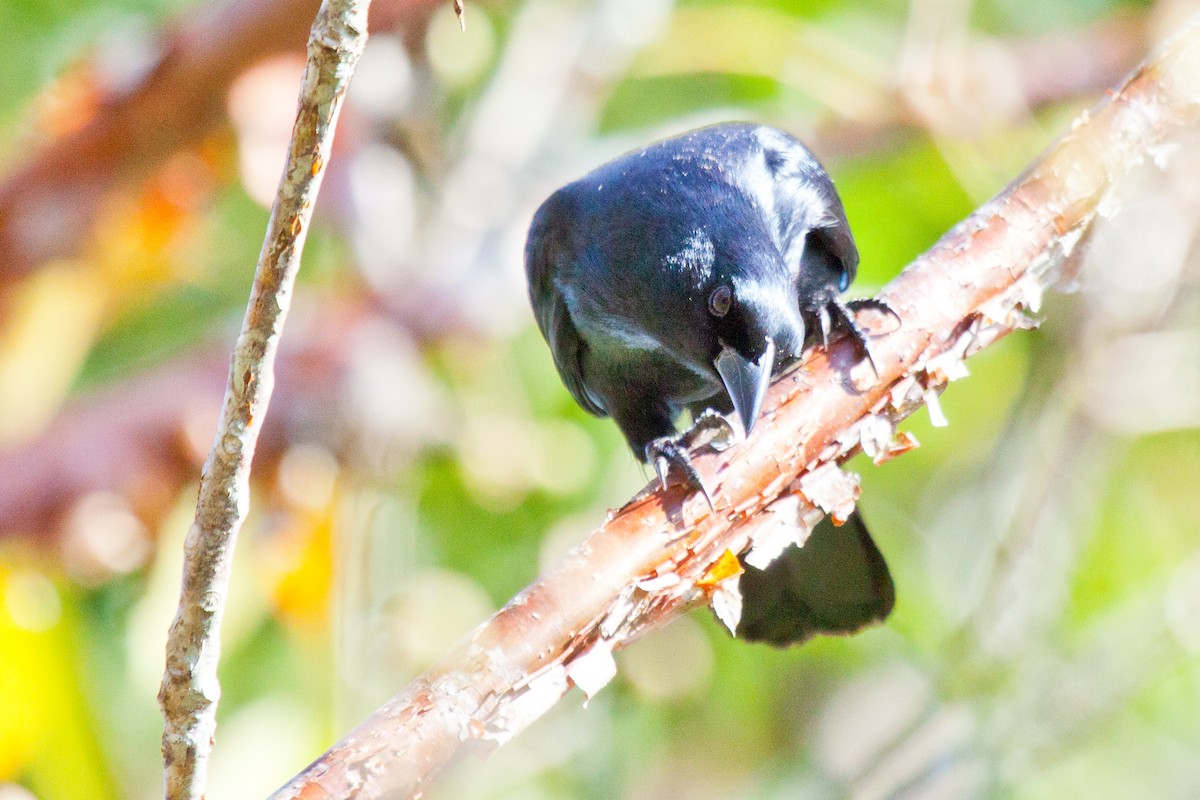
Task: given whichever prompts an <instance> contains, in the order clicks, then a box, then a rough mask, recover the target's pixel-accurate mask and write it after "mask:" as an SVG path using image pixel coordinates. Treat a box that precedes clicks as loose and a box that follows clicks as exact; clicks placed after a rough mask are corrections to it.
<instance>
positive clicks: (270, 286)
mask: <svg viewBox="0 0 1200 800" xmlns="http://www.w3.org/2000/svg"><path fill="white" fill-rule="evenodd" d="M369 5H370V2H369V0H324V2H323V3H322V4H321V9H320V11H318V12H317V17H316V20H315V21H314V23H313V27H312V32H311V33H310V34H309V39H308V66H307V68H306V69H305V72H304V79H303V83H302V85H301V90H300V100H299V108H298V109H297V113H296V124H295V127H294V128H293V130H292V141H291V146H290V148H289V150H288V156H287V163H286V165H285V167H284V173H283V177H282V178H281V180H280V184H279V191H278V193H277V195H276V198H275V203H274V206H273V207H272V209H271V218H270V221H269V222H268V224H267V233H266V238H265V240H264V242H263V248H262V252H261V253H260V254H259V259H258V268H257V271H256V272H255V276H254V286H253V288H252V290H251V293H250V301H249V305H248V306H247V309H246V317H245V320H244V321H243V323H242V332H241V334H240V335H239V336H238V341H237V345H236V346H235V348H234V351H233V357H232V359H231V362H230V368H229V382H228V384H227V386H226V390H225V401H224V406H223V408H222V410H221V418H220V422H219V423H218V426H217V434H216V438H215V439H214V441H213V447H212V450H211V452H210V453H209V456H208V460H207V461H206V462H205V464H204V472H203V475H202V477H201V480H200V495H199V498H198V500H197V502H196V519H195V522H193V523H192V526H191V528H190V529H189V530H188V535H187V540H186V542H185V545H184V565H183V585H182V588H181V590H180V597H179V609H178V611H177V612H176V615H175V620H174V622H173V623H172V624H171V630H170V633H169V635H168V640H167V663H166V671H165V672H164V674H163V681H162V687H161V689H160V690H159V703H160V704H161V706H162V710H163V717H164V721H165V728H164V731H163V743H162V750H163V760H164V767H165V789H166V796H167V797H168V798H172V799H175V798H194V799H196V800H198V799H199V798H201V797H203V796H204V787H205V782H206V779H207V772H208V769H207V768H208V758H209V754H210V752H211V750H212V742H213V734H214V732H215V730H216V710H217V701H218V699H219V697H220V685H219V684H218V682H217V662H218V660H219V657H220V625H221V616H222V612H223V611H224V607H225V597H226V590H227V588H228V585H229V573H230V567H231V565H232V560H233V548H234V543H235V542H236V540H237V533H238V530H239V529H240V528H241V525H242V521H243V520H244V519H245V517H246V512H247V509H248V507H249V487H250V462H251V459H252V458H253V456H254V447H255V444H256V442H257V440H258V434H259V431H260V430H261V429H262V423H263V418H264V417H265V415H266V411H267V404H268V402H269V401H270V398H271V389H272V386H273V384H274V379H275V369H274V361H275V353H276V350H277V348H278V344H279V337H280V335H281V333H282V331H283V323H284V319H285V318H286V317H287V311H288V307H289V305H290V303H291V294H292V287H293V285H294V284H295V280H296V273H297V271H298V270H299V266H300V254H301V251H302V250H303V248H304V240H305V236H306V234H307V232H308V226H309V223H310V221H311V218H312V210H313V203H314V202H315V200H316V197H317V192H318V190H319V189H320V185H321V178H322V176H323V175H324V172H325V165H326V164H327V163H328V160H329V154H330V150H331V147H332V143H333V132H334V127H335V125H336V122H337V116H338V110H339V109H340V107H341V103H342V99H343V97H344V96H345V92H346V88H347V86H348V84H349V82H350V77H351V75H353V73H354V67H355V65H356V64H357V62H358V57H359V55H360V54H361V53H362V50H363V47H364V45H365V43H366V38H367V8H368V7H369Z"/></svg>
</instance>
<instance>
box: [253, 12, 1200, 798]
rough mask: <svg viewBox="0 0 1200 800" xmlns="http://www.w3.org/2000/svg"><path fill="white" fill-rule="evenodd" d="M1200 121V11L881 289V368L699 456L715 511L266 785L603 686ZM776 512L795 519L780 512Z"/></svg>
mask: <svg viewBox="0 0 1200 800" xmlns="http://www.w3.org/2000/svg"><path fill="white" fill-rule="evenodd" d="M1198 122H1200V27H1197V26H1196V25H1194V24H1193V25H1192V26H1190V27H1188V28H1187V29H1185V31H1184V32H1182V33H1181V34H1180V35H1179V36H1177V37H1176V38H1175V39H1173V40H1172V41H1171V42H1170V43H1168V44H1166V45H1164V46H1163V47H1162V48H1161V49H1160V50H1159V52H1158V53H1157V54H1156V55H1155V56H1153V57H1152V58H1151V59H1149V60H1148V61H1147V62H1145V63H1144V64H1143V66H1142V67H1141V68H1139V69H1138V70H1137V71H1136V72H1135V73H1134V74H1133V75H1132V76H1130V77H1129V78H1128V80H1127V81H1126V83H1125V84H1124V85H1123V86H1122V87H1121V88H1119V89H1118V90H1116V91H1114V92H1112V93H1111V94H1110V96H1109V98H1108V99H1107V100H1105V101H1104V102H1103V103H1101V104H1100V105H1099V106H1098V107H1096V108H1095V109H1094V110H1092V111H1091V112H1090V113H1087V114H1084V115H1083V116H1082V117H1081V118H1080V120H1079V121H1078V122H1077V123H1076V125H1075V127H1074V128H1073V130H1072V131H1071V133H1069V134H1068V135H1067V136H1065V137H1064V138H1063V139H1061V140H1060V141H1059V142H1058V143H1057V144H1055V145H1054V146H1053V147H1052V148H1051V149H1050V150H1048V151H1047V152H1046V153H1045V154H1044V155H1043V156H1042V158H1041V159H1040V160H1039V161H1038V162H1036V163H1035V164H1034V165H1033V166H1032V167H1031V168H1030V169H1029V170H1028V171H1027V172H1026V173H1025V174H1024V175H1023V176H1022V177H1020V178H1019V179H1018V180H1016V181H1015V182H1014V183H1013V184H1011V185H1010V186H1009V187H1008V188H1007V189H1006V190H1005V191H1004V192H1003V193H1001V194H1000V195H999V196H998V197H997V198H995V199H994V200H992V201H991V202H989V203H988V204H986V205H985V206H983V207H982V208H980V209H979V210H978V211H977V212H975V213H974V214H973V215H972V216H971V217H969V218H968V219H967V220H965V221H964V222H962V223H960V224H959V225H958V226H956V227H955V228H954V229H953V230H951V231H950V232H949V233H948V234H947V235H946V236H944V237H943V238H942V239H941V240H940V241H939V242H938V243H937V244H936V245H935V246H934V247H933V248H932V249H931V250H930V251H929V252H927V253H926V254H925V255H924V256H922V257H921V258H919V259H918V260H917V261H916V262H914V263H913V264H912V265H910V266H909V267H908V268H907V269H906V270H905V271H904V272H903V273H902V274H901V275H900V276H899V277H898V278H896V280H894V281H893V282H892V283H891V284H890V285H889V286H888V287H887V288H886V290H885V292H884V294H883V298H884V299H886V301H887V302H888V303H889V304H890V305H891V306H892V308H894V309H896V311H897V312H898V313H899V315H900V317H901V320H902V326H901V327H900V329H899V330H898V331H895V332H894V333H892V334H891V335H888V336H884V337H881V338H879V339H877V340H876V341H875V343H874V345H873V349H872V352H873V355H874V360H875V363H876V365H877V366H878V370H879V375H878V380H877V381H873V382H871V385H870V386H867V387H862V386H861V385H860V387H859V388H858V389H856V388H855V387H854V386H851V385H849V383H850V382H849V380H848V377H847V365H848V363H849V361H850V360H851V353H850V352H849V351H850V348H849V347H847V346H844V345H845V343H841V344H838V345H835V346H833V347H832V348H831V350H830V352H829V353H828V354H826V353H824V352H819V351H818V352H815V353H813V354H812V355H811V356H810V357H809V358H808V359H807V360H806V361H805V363H804V364H803V365H802V367H801V368H800V369H799V370H797V371H794V372H791V373H789V374H787V375H785V376H783V377H782V378H780V379H779V380H777V381H776V383H775V385H774V386H773V387H772V390H771V393H770V395H769V397H768V400H767V409H768V410H767V411H766V412H765V414H764V418H763V420H762V421H761V422H760V423H759V426H758V427H757V428H756V429H755V435H754V437H753V438H752V439H751V440H750V441H748V442H747V443H746V444H744V445H743V446H741V447H737V448H733V449H732V450H730V451H727V452H726V453H723V454H719V455H718V454H705V455H701V456H699V457H697V458H696V466H697V468H698V469H699V470H700V472H701V474H702V476H703V477H704V479H705V482H706V483H707V485H709V486H715V487H718V490H717V493H716V505H717V510H716V512H715V513H709V512H708V508H707V506H706V505H705V502H704V500H703V499H702V498H697V497H695V496H692V497H688V496H686V495H685V494H684V492H683V491H682V490H680V489H678V488H672V489H671V490H669V491H667V492H653V493H651V494H649V495H648V496H646V497H644V498H642V499H639V500H635V501H634V502H632V503H631V504H629V505H628V506H626V507H625V508H623V509H622V510H621V511H619V512H616V513H615V514H613V515H611V516H610V518H609V519H608V520H607V521H606V522H605V523H604V524H603V525H602V526H601V527H600V528H599V529H598V530H597V531H596V532H595V533H593V534H592V536H591V537H589V538H588V539H587V541H585V542H584V543H583V544H581V545H580V546H578V547H577V548H575V549H574V550H572V551H571V552H570V553H569V554H568V555H567V556H566V557H564V559H563V560H562V561H561V562H559V563H558V564H557V565H556V566H554V567H553V568H551V570H550V571H549V572H547V573H546V574H545V575H544V576H543V577H542V578H541V579H539V580H538V581H537V582H536V583H534V584H533V585H531V586H529V587H528V588H526V589H525V590H524V591H523V592H521V593H520V594H519V595H518V596H517V597H516V598H514V599H513V600H512V601H511V602H510V603H509V604H508V605H507V606H506V607H505V608H504V609H502V610H501V611H500V612H498V613H497V614H496V615H494V616H493V617H492V618H491V619H490V620H488V621H487V622H485V623H484V624H483V625H482V626H480V628H478V629H477V630H476V631H475V633H474V634H473V635H472V636H471V637H469V638H468V640H467V641H466V642H465V643H463V644H462V645H461V646H460V647H459V648H458V649H457V650H456V651H455V652H454V653H452V654H450V655H449V656H448V657H447V658H446V659H445V660H444V661H443V662H442V663H441V664H440V665H439V666H437V667H435V668H433V669H432V670H430V671H429V672H427V673H426V674H424V675H422V676H421V677H419V678H417V679H416V680H415V681H413V682H412V683H411V684H410V685H409V686H408V687H407V688H406V689H405V690H403V691H402V692H401V693H400V694H398V695H396V696H395V697H394V698H393V699H392V700H390V701H389V702H388V703H386V704H385V705H384V706H383V707H381V708H380V709H379V710H378V711H376V712H375V713H374V714H372V715H371V716H370V717H369V718H368V719H367V720H366V721H364V722H363V723H362V724H361V725H360V726H359V727H358V728H356V729H355V730H354V731H352V732H351V733H350V734H348V735H347V736H346V737H345V738H344V739H342V740H341V741H340V742H338V743H337V744H335V745H334V746H333V747H332V748H330V749H329V750H328V751H327V752H326V753H325V754H324V755H323V756H321V757H320V758H319V759H318V760H317V761H315V762H314V763H313V764H311V765H310V766H309V767H308V768H306V769H305V770H304V771H303V772H301V773H300V774H299V775H297V776H296V777H295V778H294V779H293V780H292V781H290V782H289V783H288V784H287V785H286V786H284V787H282V788H281V789H280V790H278V791H277V792H276V793H275V794H274V795H272V798H273V799H274V800H283V798H299V797H306V798H307V797H326V798H346V797H356V798H377V797H385V796H386V797H404V796H414V795H416V794H419V793H420V792H421V790H422V789H423V787H425V786H427V785H428V783H429V782H430V781H431V780H432V778H433V777H434V776H435V775H436V773H437V772H438V771H439V770H440V769H442V768H443V767H444V766H445V765H446V764H447V763H449V762H450V761H451V760H452V759H454V758H455V757H456V756H458V755H460V754H461V753H462V752H463V751H464V750H466V749H468V748H474V749H480V748H483V749H486V748H488V747H492V746H495V745H497V744H499V743H502V742H504V741H506V740H507V739H509V738H511V737H512V736H514V735H516V734H517V733H518V732H519V731H520V730H521V729H522V728H523V727H524V726H525V725H527V724H528V723H529V722H531V721H532V720H533V719H536V718H537V717H538V716H540V715H541V714H542V713H543V712H544V711H546V710H547V709H549V708H550V707H551V706H552V705H553V704H554V703H555V702H556V701H557V700H558V699H559V698H560V697H561V696H562V695H563V694H565V693H566V691H567V690H568V689H569V688H570V686H571V685H578V686H580V687H581V688H583V689H584V690H585V692H587V693H589V694H590V693H593V692H595V691H596V690H598V689H599V688H600V687H601V686H603V685H604V683H605V681H607V680H608V679H609V678H610V677H611V675H612V674H613V672H614V670H615V666H614V665H613V663H612V659H611V653H612V651H613V650H614V649H616V648H619V647H621V646H623V645H624V644H626V643H627V642H628V641H630V640H631V639H632V638H634V637H636V636H638V635H641V634H642V633H644V632H646V631H647V630H650V629H653V628H655V627H659V626H661V625H663V624H666V622H668V621H669V620H670V619H671V618H672V617H673V616H674V615H675V614H677V613H679V612H680V611H681V610H683V609H685V608H688V607H691V606H693V605H695V604H697V603H700V602H704V601H705V600H706V599H708V598H710V597H711V596H713V595H717V596H722V597H724V598H725V599H728V598H729V597H730V596H732V595H733V591H732V586H731V584H732V583H733V581H732V580H725V581H721V580H720V576H719V575H715V574H714V570H713V565H714V563H715V562H717V561H718V559H720V557H721V556H722V555H723V554H725V553H726V552H727V551H732V552H734V553H737V552H741V551H743V550H745V549H746V548H747V547H748V546H750V545H751V544H754V545H756V546H764V547H766V546H768V545H769V542H770V540H771V539H772V534H773V533H774V532H776V531H777V529H779V528H785V529H787V528H791V529H794V527H795V525H797V524H798V523H799V524H803V522H804V520H806V519H808V518H809V517H810V513H809V511H810V509H811V506H812V505H819V506H821V507H822V508H823V510H825V511H831V512H833V513H834V514H835V515H840V514H843V513H845V512H846V510H847V507H848V505H849V504H852V503H853V499H854V494H855V486H854V485H853V482H851V481H849V479H848V478H847V477H841V478H839V476H842V473H841V472H840V471H839V470H838V469H837V467H836V464H837V463H838V462H839V461H841V460H843V459H844V458H846V457H847V456H848V455H850V454H852V453H853V452H856V451H857V450H859V449H862V450H863V451H865V452H867V453H868V455H871V456H873V457H874V458H875V460H876V461H877V462H879V461H882V460H885V459H886V458H888V457H890V456H892V455H895V454H897V453H899V452H903V451H904V450H905V449H907V448H908V447H910V446H911V443H910V442H908V441H906V440H905V439H904V437H902V436H901V437H897V436H896V435H895V425H896V423H897V422H898V421H899V420H900V419H902V418H903V417H904V416H906V415H907V414H910V413H912V411H914V410H915V409H916V408H918V407H920V406H921V405H922V404H923V403H929V405H930V406H931V413H934V414H935V415H936V414H937V411H936V398H937V393H938V392H939V391H940V390H941V389H942V388H943V387H944V386H945V384H946V382H947V381H948V380H952V379H954V378H957V377H960V376H961V375H963V374H965V370H964V369H963V368H962V359H963V358H965V357H967V356H969V355H971V354H973V353H974V352H976V351H978V350H979V349H980V348H982V347H984V346H986V345H988V344H990V343H991V342H993V341H995V340H997V339H998V338H1000V337H1002V336H1004V335H1006V334H1007V333H1009V332H1011V331H1012V330H1015V329H1019V328H1022V327H1028V326H1029V325H1030V324H1032V323H1031V322H1030V321H1029V319H1028V318H1027V317H1026V316H1025V309H1032V310H1036V309H1037V307H1038V304H1039V301H1040V298H1041V295H1042V292H1043V290H1044V289H1046V288H1048V287H1050V286H1052V285H1054V283H1055V282H1056V281H1057V280H1058V279H1059V276H1060V273H1061V270H1062V268H1063V266H1064V264H1065V263H1066V262H1067V260H1068V256H1070V255H1071V253H1072V250H1073V248H1074V246H1075V245H1076V244H1077V243H1078V241H1079V239H1080V237H1081V236H1082V235H1083V234H1084V232H1085V231H1086V230H1087V228H1088V226H1089V225H1090V224H1091V222H1092V220H1093V219H1094V217H1095V216H1096V214H1097V213H1100V212H1101V211H1102V210H1106V209H1107V207H1106V206H1102V205H1101V201H1102V200H1106V199H1108V200H1109V201H1110V202H1111V198H1112V193H1111V192H1112V189H1113V187H1114V185H1115V184H1116V182H1117V181H1118V180H1119V179H1120V178H1121V177H1122V176H1123V175H1124V174H1125V173H1126V172H1127V171H1128V170H1129V168H1130V167H1131V166H1132V165H1133V164H1136V163H1138V162H1140V161H1142V160H1143V159H1145V158H1146V157H1147V156H1148V154H1157V155H1156V157H1163V158H1165V157H1166V151H1167V148H1166V147H1164V144H1165V142H1166V141H1167V138H1168V137H1169V136H1170V135H1171V134H1173V133H1175V132H1177V131H1179V130H1181V129H1183V128H1185V127H1188V126H1195V125H1196V124H1197V123H1198ZM775 520H782V521H783V523H784V524H783V525H782V526H779V525H775V524H773V523H774V521H775Z"/></svg>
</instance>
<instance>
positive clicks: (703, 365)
mask: <svg viewBox="0 0 1200 800" xmlns="http://www.w3.org/2000/svg"><path fill="white" fill-rule="evenodd" d="M525 264H526V273H527V276H528V279H529V292H530V299H531V301H532V304H533V309H534V314H535V315H536V317H537V321H538V325H539V327H540V328H541V331H542V333H543V335H544V336H545V337H546V341H547V343H548V344H549V345H550V351H551V353H552V354H553V357H554V363H555V365H556V366H557V367H558V371H559V374H560V375H561V376H562V378H563V382H564V383H565V384H566V386H567V389H568V390H570V392H571V394H572V396H573V397H574V398H575V400H576V401H578V403H579V404H580V405H581V406H582V407H583V408H585V409H586V410H587V411H589V412H591V413H592V414H596V415H599V416H611V417H612V418H613V420H614V421H615V422H616V423H617V425H618V427H619V428H620V429H621V432H622V433H623V434H624V435H625V439H626V440H627V441H628V443H629V446H630V447H631V448H632V450H633V452H634V454H635V455H636V456H637V457H638V458H639V459H642V460H644V461H647V462H649V463H651V464H653V465H654V466H655V467H656V469H657V470H658V472H659V476H660V478H661V479H662V481H663V482H664V483H665V482H666V480H667V472H668V469H669V468H670V467H675V468H677V469H680V470H681V471H682V472H683V474H684V477H685V479H686V480H687V481H688V482H689V483H692V484H694V485H696V486H697V488H700V489H703V486H701V485H700V483H699V479H698V477H697V476H696V474H695V472H694V470H692V468H691V462H690V460H689V458H688V455H687V451H686V448H685V447H684V446H683V445H682V444H681V443H680V440H679V438H678V437H677V435H676V429H675V421H676V420H677V419H678V417H679V416H680V414H681V413H682V411H683V410H684V409H691V410H692V411H693V413H695V412H697V411H699V410H702V409H706V408H712V409H718V410H720V411H730V410H732V411H734V412H735V413H734V415H733V416H734V419H736V420H737V421H738V422H740V423H741V428H742V430H743V431H744V432H746V433H749V431H750V430H751V429H752V428H753V426H754V422H755V420H756V419H757V417H758V414H759V410H760V408H761V404H762V399H763V396H764V394H765V392H766V388H767V385H768V383H769V381H770V378H771V376H772V375H773V374H775V373H776V372H778V370H779V369H781V368H782V367H784V366H785V365H787V364H788V363H790V362H792V361H794V360H795V359H797V358H798V357H799V356H800V355H801V353H802V351H803V349H804V348H805V346H806V343H813V342H825V341H826V339H827V337H828V335H829V333H830V332H831V330H833V329H835V328H843V329H845V330H846V331H847V332H849V333H850V334H851V338H852V340H853V341H854V342H855V343H856V346H857V347H858V349H859V352H860V353H861V354H862V355H863V356H864V357H866V356H868V354H867V350H866V343H865V340H864V338H863V336H862V334H861V333H860V332H859V331H858V328H857V327H856V326H855V324H854V321H853V315H852V314H850V313H848V311H847V308H846V306H845V305H843V304H842V302H841V301H840V300H839V299H838V296H839V294H840V293H841V292H842V291H844V290H845V289H846V288H847V287H848V286H849V285H850V282H851V281H852V280H853V279H854V276H855V272H856V270H857V267H858V250H857V248H856V247H855V244H854V239H853V236H852V235H851V233H850V226H849V224H848V222H847V221H846V214H845V211H844V210H843V208H842V203H841V200H840V199H839V198H838V195H837V192H836V190H835V189H834V186H833V183H832V181H831V180H830V178H829V176H828V175H827V174H826V172H825V170H824V169H823V168H822V167H821V165H820V164H818V163H817V161H816V159H815V158H813V156H812V154H811V153H809V151H808V150H807V149H806V148H805V147H804V146H803V145H802V144H801V143H800V142H799V141H797V140H796V139H794V138H792V137H791V136H789V135H788V134H786V133H783V132H782V131H779V130H775V129H773V128H767V127H762V126H756V125H748V124H723V125H714V126H711V127H707V128H701V129H699V130H695V131H691V132H690V133H685V134H683V135H681V136H678V137H676V138H673V139H667V140H664V141H661V142H657V143H655V144H652V145H650V146H648V147H646V148H644V149H642V150H637V151H634V152H632V153H628V154H626V155H624V156H621V157H619V158H617V159H615V160H613V161H610V162H609V163H607V164H604V165H602V166H600V167H598V168H597V169H595V170H594V171H592V172H591V173H589V174H587V175H585V176H584V177H583V178H580V179H579V180H577V181H575V182H574V183H571V184H568V185H567V186H564V187H563V188H562V189H559V190H558V191H557V192H555V193H554V194H553V195H551V196H550V198H549V199H547V200H546V202H545V203H543V204H542V206H541V208H539V209H538V211H537V213H536V214H535V215H534V219H533V223H532V225H531V227H530V231H529V238H528V242H527V245H526V251H525ZM706 496H707V492H706ZM867 542H868V543H869V542H870V539H869V537H868V538H867ZM873 548H874V545H873V544H872V545H871V549H872V550H873ZM875 555H876V556H877V555H878V552H877V551H875ZM860 561H862V563H861V564H860V565H859V566H860V567H861V568H862V569H866V570H873V569H875V568H874V564H875V562H874V561H872V560H871V559H860ZM877 561H878V564H879V565H882V563H883V562H882V559H881V558H879V559H877ZM882 569H883V574H884V576H885V577H886V574H887V571H886V566H883V567H882ZM834 577H836V576H834ZM878 583H879V581H877V580H872V581H867V582H866V584H869V585H878ZM887 583H888V586H889V588H890V585H891V583H890V578H888V581H887ZM866 584H864V585H866ZM745 599H746V602H747V603H748V602H749V601H750V598H745ZM887 607H888V609H890V600H889V601H888V603H887ZM885 614H886V610H881V612H880V613H879V614H878V616H879V617H880V618H881V617H882V616H883V615H885ZM861 624H862V622H861V621H860V622H858V623H857V624H855V625H853V626H849V625H847V626H846V627H854V628H857V627H859V626H861ZM781 636H782V634H781ZM788 636H789V637H790V638H792V639H795V638H798V637H797V636H796V635H793V634H788ZM756 638H761V639H765V640H770V639H771V638H772V637H771V635H769V634H768V635H759V636H757V637H756ZM776 638H779V637H776Z"/></svg>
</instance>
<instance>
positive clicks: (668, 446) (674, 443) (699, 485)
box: [646, 426, 716, 511]
mask: <svg viewBox="0 0 1200 800" xmlns="http://www.w3.org/2000/svg"><path fill="white" fill-rule="evenodd" d="M693 427H694V426H693ZM689 433H690V431H689ZM687 437H688V433H684V434H681V435H678V436H660V437H659V438H657V439H653V440H651V441H650V443H649V444H647V445H646V462H647V463H648V464H653V465H654V471H655V472H656V473H657V474H658V482H659V485H661V486H662V488H663V489H666V488H667V485H668V478H669V477H670V474H671V468H672V467H674V468H675V470H676V471H677V472H680V473H682V474H683V483H684V485H685V486H687V487H688V488H689V489H692V490H695V491H698V492H700V494H702V495H704V500H705V501H706V502H707V503H708V507H709V509H710V510H713V511H715V510H716V507H715V506H713V501H712V495H711V494H709V493H708V487H706V486H705V485H704V481H702V480H701V479H700V473H699V472H697V471H696V468H695V466H693V465H692V457H691V455H689V454H688V445H687Z"/></svg>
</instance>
